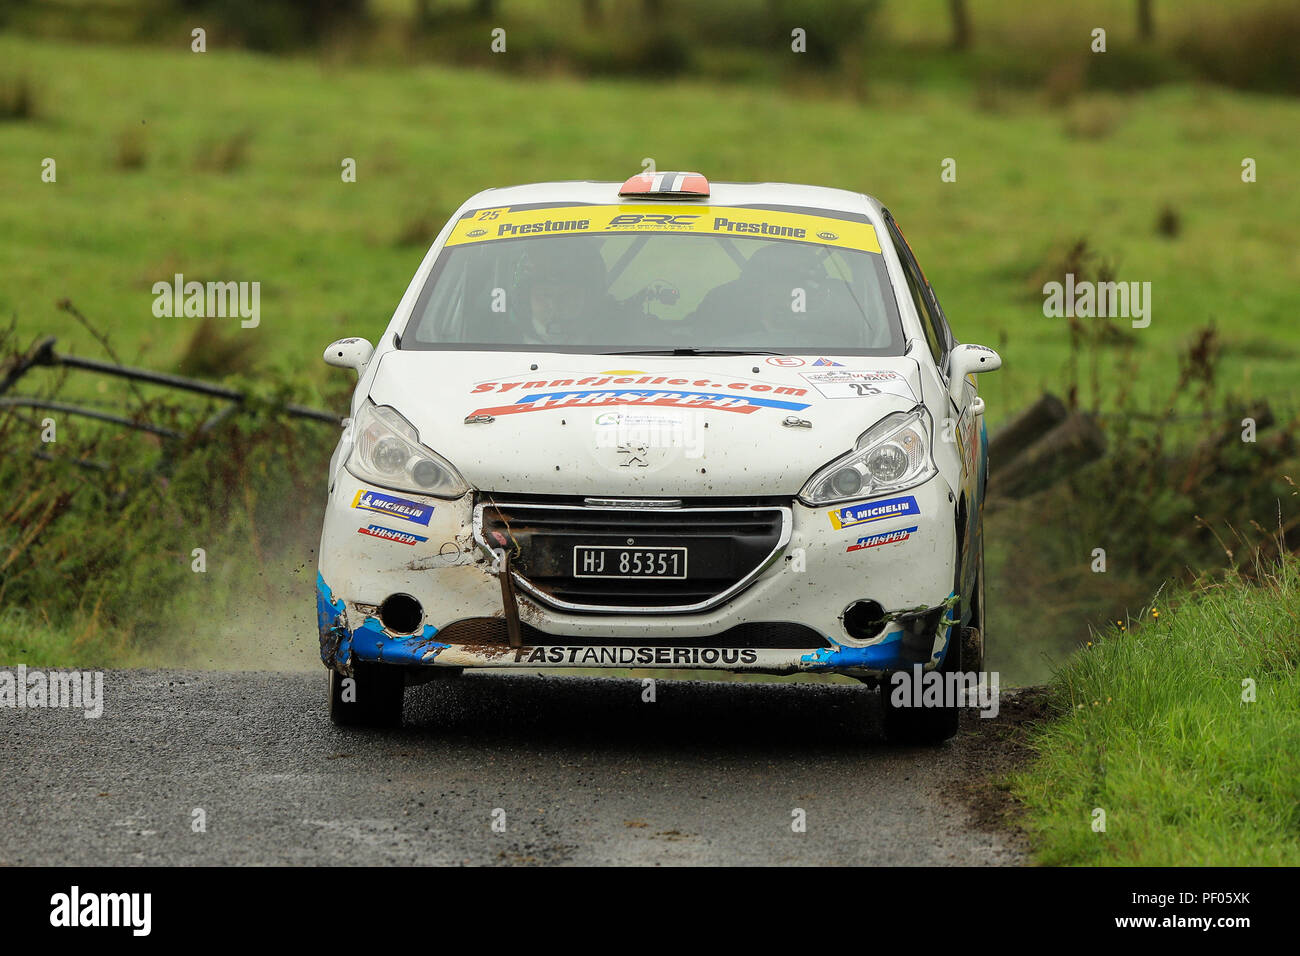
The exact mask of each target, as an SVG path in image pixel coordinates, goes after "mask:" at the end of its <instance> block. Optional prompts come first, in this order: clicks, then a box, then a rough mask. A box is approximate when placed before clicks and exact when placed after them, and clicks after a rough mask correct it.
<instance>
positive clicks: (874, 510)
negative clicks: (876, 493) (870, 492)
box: [829, 495, 921, 531]
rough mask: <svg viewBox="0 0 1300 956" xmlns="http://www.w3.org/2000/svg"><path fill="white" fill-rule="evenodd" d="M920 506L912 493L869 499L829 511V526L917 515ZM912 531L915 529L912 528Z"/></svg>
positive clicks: (836, 526) (846, 526)
mask: <svg viewBox="0 0 1300 956" xmlns="http://www.w3.org/2000/svg"><path fill="white" fill-rule="evenodd" d="M920 513H921V508H920V506H919V505H918V504H917V503H916V498H915V497H914V496H913V495H905V496H904V497H901V498H884V499H882V500H880V501H871V502H868V503H867V504H865V505H850V506H849V507H847V508H840V509H838V510H836V511H832V512H830V513H829V517H830V519H831V526H832V527H834V528H852V527H854V526H855V525H860V524H866V523H868V522H870V521H884V520H885V519H887V518H901V517H903V515H919V514H920ZM912 530H913V531H915V530H916V529H915V528H913V529H912Z"/></svg>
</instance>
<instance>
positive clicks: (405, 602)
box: [379, 594, 424, 634]
mask: <svg viewBox="0 0 1300 956" xmlns="http://www.w3.org/2000/svg"><path fill="white" fill-rule="evenodd" d="M423 620H424V608H422V607H420V602H419V601H417V600H416V599H415V598H413V597H411V595H409V594H390V595H388V597H386V598H384V603H383V604H381V605H379V621H380V623H381V624H383V625H384V627H386V628H388V629H389V630H390V631H392V632H393V633H394V634H410V633H412V632H413V631H416V630H418V629H419V627H420V623H421V622H422V621H423Z"/></svg>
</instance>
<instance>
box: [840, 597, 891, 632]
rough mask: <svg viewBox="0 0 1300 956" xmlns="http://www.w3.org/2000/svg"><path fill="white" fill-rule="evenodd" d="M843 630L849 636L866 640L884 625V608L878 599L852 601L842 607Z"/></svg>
mask: <svg viewBox="0 0 1300 956" xmlns="http://www.w3.org/2000/svg"><path fill="white" fill-rule="evenodd" d="M843 620H844V630H845V632H846V633H847V634H848V635H849V637H851V638H853V639H854V640H858V641H866V640H869V639H871V638H873V637H875V636H876V635H877V634H879V633H880V629H881V628H883V627H884V626H885V609H884V608H883V607H881V606H880V602H878V601H854V602H853V603H852V604H850V605H849V606H848V607H846V608H845V609H844V618H843Z"/></svg>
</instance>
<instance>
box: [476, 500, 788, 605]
mask: <svg viewBox="0 0 1300 956" xmlns="http://www.w3.org/2000/svg"><path fill="white" fill-rule="evenodd" d="M475 536H476V537H477V538H478V540H479V543H480V544H481V545H482V546H484V547H486V548H488V549H489V550H493V549H496V548H502V547H504V548H506V550H509V551H511V553H512V557H511V563H512V567H513V569H514V572H515V581H516V583H517V584H518V585H519V586H520V587H521V588H522V589H523V590H525V591H526V592H528V593H529V594H531V595H532V596H533V597H536V598H537V599H538V600H540V601H542V602H544V603H546V604H549V605H551V606H552V607H556V608H559V609H561V610H568V611H586V612H605V613H684V612H692V611H702V610H706V609H708V608H711V607H715V606H717V605H718V604H721V603H722V602H723V601H725V600H727V599H728V598H730V597H731V596H733V595H734V594H737V593H739V592H740V591H741V590H743V589H744V588H745V587H746V586H748V585H749V584H750V583H751V582H752V581H753V579H754V578H755V577H757V576H758V574H759V572H760V571H762V570H763V568H765V567H766V566H767V565H768V563H769V562H770V561H771V560H772V559H773V558H774V557H775V556H776V555H777V554H778V553H779V551H780V550H781V549H782V548H784V547H785V545H786V543H787V542H788V541H789V538H790V509H789V508H787V507H784V506H780V505H755V506H744V505H741V506H731V505H727V506H718V507H707V506H706V507H695V506H687V507H683V508H645V507H620V506H617V505H601V506H587V505H566V504H551V503H536V504H535V503H519V502H516V503H503V502H492V503H490V504H480V505H479V506H478V508H477V509H476V511H475ZM584 545H585V546H596V547H600V546H604V547H611V548H618V549H622V548H627V549H629V550H635V549H638V548H640V549H648V548H681V547H685V548H686V549H687V552H686V555H687V556H686V565H685V576H684V577H682V578H657V577H650V578H635V577H620V578H614V577H575V576H574V566H573V565H574V548H575V547H579V546H584ZM609 553H610V554H611V555H617V554H618V552H617V551H613V552H609ZM614 559H615V560H616V558H614Z"/></svg>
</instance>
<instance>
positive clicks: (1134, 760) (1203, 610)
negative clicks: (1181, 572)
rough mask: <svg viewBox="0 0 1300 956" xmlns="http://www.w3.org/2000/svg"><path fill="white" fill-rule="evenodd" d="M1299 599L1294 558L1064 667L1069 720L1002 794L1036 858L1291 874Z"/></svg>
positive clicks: (1297, 807)
mask: <svg viewBox="0 0 1300 956" xmlns="http://www.w3.org/2000/svg"><path fill="white" fill-rule="evenodd" d="M1298 598H1300V562H1297V561H1296V560H1295V559H1294V558H1293V559H1291V560H1289V562H1288V563H1287V564H1286V565H1285V566H1284V567H1283V568H1282V569H1281V570H1280V571H1279V572H1278V573H1277V574H1276V575H1275V576H1273V577H1270V578H1269V579H1268V580H1267V581H1266V582H1265V583H1264V584H1263V585H1262V586H1254V585H1250V584H1246V583H1244V582H1240V581H1229V582H1227V583H1226V584H1221V585H1217V586H1215V587H1213V588H1210V589H1208V590H1204V591H1201V592H1199V593H1196V594H1195V595H1194V596H1191V597H1190V598H1188V596H1186V595H1180V596H1179V598H1178V601H1179V602H1180V603H1182V606H1181V607H1175V608H1174V609H1173V610H1170V609H1169V608H1167V607H1165V608H1160V607H1157V608H1156V610H1157V611H1160V612H1161V613H1160V614H1159V617H1158V619H1153V618H1152V617H1151V615H1150V612H1148V613H1147V614H1146V615H1145V617H1146V620H1145V621H1143V622H1141V624H1140V626H1134V627H1132V628H1131V629H1129V630H1127V631H1123V632H1121V631H1120V630H1119V629H1118V628H1114V629H1112V630H1111V631H1110V632H1109V633H1107V634H1106V635H1104V636H1103V637H1100V638H1098V639H1097V641H1096V642H1095V643H1094V644H1093V645H1092V646H1091V647H1089V648H1087V649H1086V650H1083V651H1080V652H1078V653H1077V654H1076V655H1075V656H1074V657H1073V658H1072V659H1071V660H1070V661H1069V662H1068V663H1067V664H1066V666H1065V667H1064V668H1063V669H1062V671H1061V673H1060V674H1059V675H1058V676H1057V678H1056V679H1055V680H1054V681H1053V683H1052V686H1051V691H1052V696H1053V702H1054V704H1055V706H1056V709H1057V711H1058V712H1059V713H1062V714H1064V716H1063V717H1062V718H1061V719H1060V720H1056V721H1052V722H1051V723H1049V724H1047V725H1045V727H1044V728H1043V729H1041V730H1040V731H1039V732H1038V733H1037V735H1036V738H1035V739H1034V740H1032V741H1031V744H1032V746H1033V747H1034V748H1035V749H1036V750H1037V751H1038V754H1039V757H1038V759H1037V761H1036V763H1035V764H1034V765H1033V766H1032V767H1031V769H1029V770H1028V771H1027V772H1025V773H1023V774H1022V775H1020V776H1019V777H1018V778H1017V779H1016V780H1015V782H1014V788H1013V790H1014V792H1015V794H1016V795H1017V796H1018V797H1019V798H1020V799H1021V800H1022V801H1023V802H1024V803H1025V804H1026V806H1027V809H1028V819H1029V823H1030V827H1031V830H1032V833H1033V836H1034V838H1035V843H1036V845H1037V846H1038V848H1039V850H1038V855H1039V860H1040V862H1042V863H1046V864H1053V865H1068V864H1084V865H1135V866H1170V865H1179V866H1189V865H1193V866H1241V865H1267V866H1295V865H1297V864H1300V753H1297V751H1296V747H1295V742H1296V739H1297V737H1300V617H1298V616H1297V614H1296V605H1297V599H1298ZM1247 682H1252V686H1251V688H1250V690H1249V691H1248V690H1247ZM1251 694H1253V699H1246V698H1247V697H1248V696H1250V695H1251ZM1098 810H1101V811H1104V814H1105V818H1104V822H1105V829H1104V831H1098V830H1096V829H1094V820H1100V819H1101V818H1100V817H1098V816H1097V813H1096V811H1098Z"/></svg>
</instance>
